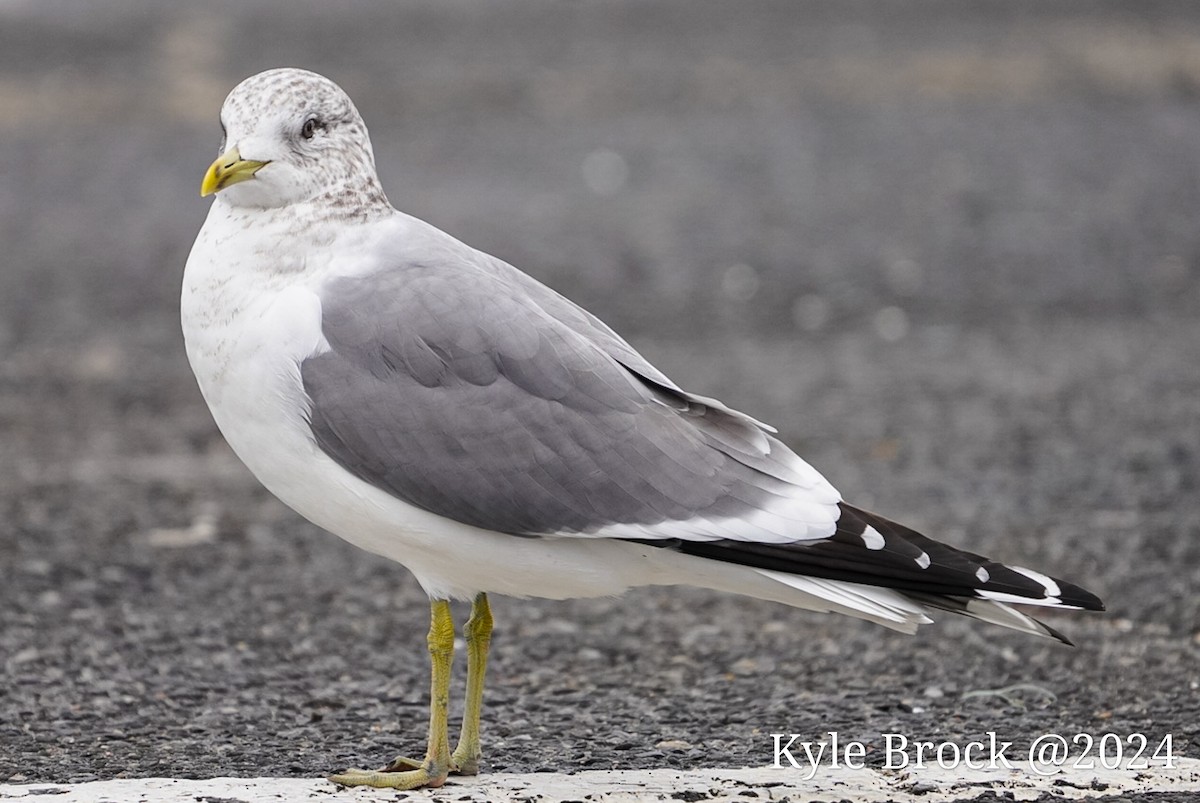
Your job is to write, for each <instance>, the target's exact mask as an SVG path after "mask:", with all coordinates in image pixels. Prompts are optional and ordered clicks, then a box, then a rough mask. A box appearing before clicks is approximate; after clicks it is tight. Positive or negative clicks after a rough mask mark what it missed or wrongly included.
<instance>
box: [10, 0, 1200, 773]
mask: <svg viewBox="0 0 1200 803" xmlns="http://www.w3.org/2000/svg"><path fill="white" fill-rule="evenodd" d="M285 64H290V65H296V66H306V67H309V68H312V69H316V70H318V71H320V72H324V73H326V74H328V75H330V76H331V77H333V78H334V79H335V80H338V81H339V82H340V83H341V84H342V85H343V86H344V87H345V88H346V89H347V90H348V91H349V92H350V93H351V95H352V96H353V97H354V98H355V99H356V102H357V103H358V106H359V108H360V110H361V111H362V113H363V115H364V117H365V118H366V120H367V123H368V125H369V126H370V127H371V131H372V135H373V139H374V142H375V148H376V151H377V155H378V161H379V165H380V171H381V174H382V176H383V180H384V185H385V187H386V188H387V189H388V192H389V195H390V197H391V198H392V201H393V202H394V203H396V204H397V205H398V206H399V207H401V208H403V209H405V210H406V211H408V212H411V213H413V214H417V215H419V216H421V217H424V218H426V219H428V220H430V221H432V222H433V223H435V224H437V225H439V226H440V227H442V228H444V229H446V230H448V231H450V232H451V233H453V234H455V235H457V236H460V237H462V238H463V239H465V240H467V241H468V242H470V243H472V244H473V245H475V246H477V247H480V248H483V249H485V250H488V251H491V252H492V253H495V254H498V255H500V256H502V257H504V258H505V259H508V260H509V261H511V262H513V263H514V264H516V265H518V266H519V267H521V268H523V269H525V270H527V271H528V272H530V273H532V274H534V275H535V276H537V277H538V278H541V279H542V280H544V281H547V282H548V283H550V284H551V285H552V286H555V287H556V288H558V289H560V290H562V291H563V292H565V293H566V294H567V295H569V296H570V297H572V298H574V299H575V300H577V301H579V302H581V303H583V304H585V305H586V306H588V307H589V308H591V309H592V310H593V311H595V312H596V313H598V314H599V315H600V316H601V317H603V318H604V319H606V320H607V321H609V322H610V323H611V324H613V325H614V326H616V327H617V328H618V330H619V331H621V332H622V333H623V334H625V335H626V336H627V337H628V338H629V339H630V340H632V341H633V342H634V343H635V345H637V346H639V347H640V348H641V349H642V350H643V351H644V352H645V353H646V354H647V356H648V357H650V358H651V359H652V360H654V361H655V362H656V363H657V364H659V366H660V367H662V368H663V369H664V370H666V371H667V373H668V374H670V375H671V376H672V377H673V378H675V379H676V380H677V381H678V382H680V383H681V384H683V385H684V386H685V387H688V388H689V389H692V390H695V391H697V392H701V393H704V394H707V395H713V396H717V397H719V398H721V399H723V400H724V401H726V402H727V403H730V404H732V405H734V406H737V407H739V408H741V409H744V410H746V411H747V412H749V413H751V414H753V415H755V416H756V417H758V418H760V419H763V420H766V421H769V422H771V423H773V424H774V425H776V426H777V427H779V429H780V431H781V433H782V434H783V436H784V437H785V439H786V440H787V441H788V442H790V443H791V444H793V445H794V446H795V447H797V449H798V450H799V451H800V452H801V454H803V455H804V456H805V457H806V458H807V459H808V460H809V461H810V462H811V463H813V464H814V465H816V466H817V467H818V468H820V469H821V470H822V471H823V472H824V473H825V474H826V475H827V476H828V477H829V478H830V479H831V480H832V481H833V482H834V484H835V485H837V486H838V487H839V488H840V489H841V491H842V492H843V494H844V495H845V497H846V498H847V499H848V500H850V501H852V502H854V503H855V504H858V505H860V506H864V507H868V508H871V509H875V510H877V511H879V512H880V513H883V514H885V515H888V516H890V517H892V518H896V519H899V520H901V521H905V522H907V523H909V524H911V525H913V526H916V527H918V528H920V529H922V530H923V531H925V532H926V533H927V534H929V535H931V536H934V537H937V538H940V539H942V540H945V541H948V542H951V543H954V544H959V545H962V546H966V547H969V548H971V549H972V550H973V551H979V552H984V553H986V554H990V555H991V556H993V557H996V558H998V559H1002V560H1008V561H1012V562H1018V563H1023V564H1027V565H1030V566H1034V567H1037V568H1039V569H1043V570H1046V571H1049V572H1052V573H1054V574H1057V575H1059V576H1062V577H1065V578H1069V579H1071V580H1073V581H1076V582H1078V583H1080V584H1082V585H1084V586H1086V587H1088V588H1089V589H1091V590H1093V591H1095V592H1096V593H1098V594H1099V595H1100V596H1101V597H1102V598H1104V599H1105V600H1106V602H1107V603H1108V605H1109V612H1108V613H1106V614H1102V615H1075V616H1071V615H1056V616H1053V617H1047V618H1048V619H1049V620H1050V621H1051V622H1052V624H1053V625H1054V626H1055V627H1057V628H1059V629H1061V630H1063V631H1064V632H1066V634H1067V635H1068V636H1070V637H1071V638H1072V639H1073V640H1074V641H1075V642H1076V643H1077V644H1078V647H1077V648H1076V649H1069V648H1065V647H1060V646H1058V645H1055V644H1051V643H1046V642H1042V641H1038V640H1033V639H1028V638H1023V637H1021V636H1019V635H1016V634H1009V633H1006V632H1003V631H1000V630H998V629H996V628H990V627H986V626H983V625H973V624H971V623H966V622H957V621H946V622H939V623H938V624H937V625H935V626H932V627H928V628H924V629H923V630H922V632H921V633H920V634H919V635H918V636H916V637H913V638H910V637H906V636H901V635H898V634H893V633H890V632H887V631H884V630H881V629H879V628H877V627H873V626H871V625H868V624H865V623H860V622H856V621H852V620H848V619H844V618H835V617H820V616H816V615H813V614H807V613H803V612H797V611H792V610H789V609H785V608H782V607H779V606H773V605H770V604H766V603H758V602H754V601H747V600H743V599H737V598H733V597H725V596H718V595H715V594H710V593H705V592H699V591H694V590H689V589H665V590H662V589H660V590H654V591H636V592H633V593H630V594H628V595H626V596H624V597H622V598H619V599H611V600H610V599H606V600H592V601H577V602H565V603H563V602H560V603H548V602H540V601H521V600H509V599H498V600H495V601H494V606H495V609H496V614H497V629H496V635H495V641H494V653H493V663H492V674H491V677H490V683H489V688H488V696H487V706H488V707H487V710H486V712H485V716H486V721H485V739H486V742H485V745H486V751H487V752H486V755H485V769H486V770H488V771H492V772H500V771H538V770H560V771H572V770H584V769H606V768H618V767H619V768H647V767H676V768H697V767H721V766H730V767H733V766H743V765H750V766H758V765H762V764H764V763H768V762H770V760H771V758H772V754H771V742H770V737H769V734H771V733H774V732H787V733H805V734H811V735H812V736H814V737H816V736H820V735H822V734H824V733H826V732H828V731H838V732H839V733H840V734H841V735H842V736H843V737H844V738H853V739H859V740H864V741H867V742H870V743H872V744H876V745H878V744H879V743H880V741H881V734H884V733H889V732H895V733H902V734H906V735H908V736H909V737H910V738H913V739H931V740H937V741H944V740H954V741H959V742H966V741H968V740H970V739H973V738H977V737H979V736H981V735H983V734H986V733H987V732H988V731H996V732H998V734H999V735H1000V737H1001V738H1004V739H1008V740H1012V741H1014V742H1016V743H1017V744H1018V745H1028V744H1029V742H1030V741H1031V740H1032V739H1033V738H1035V737H1036V736H1038V735H1040V734H1042V733H1047V732H1056V733H1061V734H1064V735H1067V736H1068V737H1069V736H1071V735H1073V734H1075V733H1089V734H1092V735H1095V736H1097V737H1098V736H1100V735H1101V734H1104V733H1108V732H1112V733H1116V734H1118V735H1120V736H1122V737H1124V736H1125V735H1127V734H1131V733H1144V734H1146V735H1147V737H1148V738H1150V739H1151V741H1152V742H1153V743H1154V744H1157V742H1158V740H1159V739H1161V738H1162V737H1163V736H1165V735H1167V734H1171V735H1172V736H1173V738H1174V750H1175V752H1176V753H1179V754H1182V755H1187V756H1192V757H1195V756H1197V755H1200V660H1198V659H1200V595H1198V594H1197V591H1196V589H1197V588H1198V587H1200V523H1198V522H1200V494H1198V493H1197V490H1198V488H1197V474H1198V467H1200V358H1198V356H1197V355H1198V354H1200V318H1198V316H1197V315H1196V312H1195V310H1196V308H1197V305H1198V304H1200V227H1198V226H1197V221H1200V180H1198V179H1200V104H1198V103H1197V98H1200V6H1196V5H1195V4H1192V3H1183V2H1180V3H1158V2H1144V1H1142V0H1139V1H1138V2H1128V3H1116V2H1110V3H1083V2H1063V3H1055V4H1043V3H1040V2H1035V0H1025V1H1024V2H994V3H993V2H987V3H984V2H980V3H970V4H965V3H959V2H948V1H947V2H928V3H921V4H869V3H844V2H833V0H830V1H829V2H824V3H812V2H799V3H794V2H782V1H781V2H775V3H763V2H750V3H738V4H731V3H715V2H704V3H695V2H683V0H677V1H676V0H673V1H671V2H658V3H638V2H614V3H604V4H599V3H586V2H575V3H562V4H544V3H538V2H532V0H528V1H526V0H522V1H521V2H503V3H495V4H489V5H487V6H484V5H482V4H475V3H470V2H466V0H452V1H450V2H447V1H446V0H437V2H434V1H433V0H426V2H421V3H413V4H406V5H405V6H403V7H402V8H395V7H393V5H392V4H390V3H385V2H382V0H375V1H374V2H364V3H361V4H356V5H355V6H353V7H351V8H350V9H346V8H344V7H340V6H339V7H337V8H334V7H329V8H326V7H325V6H324V5H322V4H319V3H315V2H312V3H286V4H285V3H283V2H261V3H237V4H234V3H212V4H206V5H204V6H203V7H191V6H189V7H187V9H185V8H183V7H180V8H178V9H176V8H172V7H168V6H166V5H165V4H164V5H160V4H155V3H151V2H149V0H145V2H114V3H109V4H104V5H103V6H100V5H98V4H89V3H85V2H82V1H81V2H73V3H68V2H40V1H39V2H32V1H28V2H21V0H5V1H4V2H0V108H2V109H3V111H4V113H3V114H2V115H0V242H2V243H3V248H2V249H0V349H2V353H3V359H2V361H0V450H2V452H0V453H2V454H3V460H0V673H2V674H0V781H3V780H5V779H9V780H13V781H19V782H23V781H70V780H86V779H109V778H114V777H137V776H160V775H167V776H179V777H211V776H216V775H245V776H259V775H285V776H309V775H314V774H324V773H326V772H328V771H330V770H336V769H340V768H342V767H344V766H347V765H362V764H364V763H367V764H373V763H378V762H380V761H383V760H385V759H387V758H390V757H391V756H392V755H393V754H395V753H397V752H410V753H413V752H419V751H420V748H421V744H422V733H423V728H424V722H425V719H424V717H425V708H426V704H427V701H426V693H427V665H426V655H425V651H424V632H425V628H426V617H427V607H426V605H425V602H424V598H423V595H422V593H421V592H420V590H419V588H418V587H417V586H416V584H415V583H414V582H413V580H412V578H411V577H409V576H408V575H407V574H406V573H405V572H404V570H403V569H402V568H400V567H398V566H395V565H392V564H389V563H387V562H385V561H383V560H380V559H377V558H374V557H372V556H370V555H367V554H365V553H362V552H359V551H356V550H355V549H354V548H352V547H350V546H348V545H346V544H344V543H342V542H341V541H339V540H338V539H336V538H334V537H332V536H329V535H327V534H325V533H322V532H320V531H318V530H317V529H316V528H314V527H312V526H310V525H308V524H307V523H305V522H303V521H301V520H299V519H298V518H297V517H296V516H295V515H294V514H292V513H291V512H289V511H288V510H286V509H285V508H284V507H283V506H282V505H280V504H279V503H277V502H276V501H274V500H273V499H272V498H270V497H269V496H268V495H267V494H266V493H265V492H264V491H263V490H262V489H260V488H259V487H257V485H256V484H255V482H254V481H253V479H252V478H251V477H250V476H249V474H248V473H247V472H246V471H245V470H244V469H243V468H241V466H240V465H239V464H238V463H237V461H236V459H235V458H234V457H233V456H232V454H231V453H230V452H229V450H228V448H227V447H226V446H225V445H224V443H223V441H222V440H221V438H220V435H219V433H218V432H217V431H216V429H215V427H214V425H213V424H212V422H211V420H210V419H209V417H208V413H207V411H206V409H205V408H204V405H203V402H202V400H201V399H200V396H199V393H198V391H197V390H196V388H195V385H194V382H193V380H192V378H191V376H190V373H189V370H188V367H187V365H186V360H185V358H184V354H183V349H182V342H181V337H180V335H179V333H178V323H177V314H178V308H177V296H178V286H179V281H180V275H181V272H182V268H183V263H184V260H185V258H186V254H187V251H188V248H189V247H190V245H191V242H192V239H193V238H194V235H195V232H196V230H197V229H198V228H199V226H200V223H201V221H202V219H203V215H204V213H205V210H206V207H207V203H206V202H202V201H201V200H200V199H199V198H198V196H197V192H196V189H197V187H198V184H199V179H200V176H201V174H202V173H203V171H204V169H205V167H206V166H207V165H208V162H209V161H210V160H211V158H212V156H213V155H214V154H215V151H216V148H217V145H218V143H219V131H218V124H217V120H216V113H217V109H218V108H219V105H220V102H221V100H222V98H223V97H224V94H225V93H226V92H227V91H228V89H229V88H231V87H232V86H233V84H235V83H236V82H237V81H238V80H240V79H241V78H242V77H244V76H246V75H248V74H250V73H253V72H256V71H258V70H260V69H264V68H267V67H272V66H279V65H285ZM456 670H457V671H459V672H461V666H460V667H456ZM458 680H459V682H460V683H461V676H459V677H458ZM1015 684H1031V685H1032V686H1036V687H1039V688H1040V689H1041V691H1038V690H1035V689H1031V688H1026V689H1024V690H1019V691H1017V692H1015V693H1014V694H1011V695H1009V696H1008V697H1007V698H1004V697H997V696H965V695H967V693H968V692H971V691H977V690H984V689H998V688H1003V687H1009V686H1013V685H1015ZM875 760H878V755H876V756H875Z"/></svg>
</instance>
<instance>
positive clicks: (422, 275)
mask: <svg viewBox="0 0 1200 803" xmlns="http://www.w3.org/2000/svg"><path fill="white" fill-rule="evenodd" d="M221 125H222V130H223V131H224V132H225V139H224V142H223V143H222V146H221V151H222V153H221V155H220V156H219V157H218V158H217V160H216V161H215V162H213V164H212V166H211V167H210V168H209V169H208V172H207V173H206V174H205V176H204V180H203V183H202V185H201V194H202V195H205V196H207V195H211V194H217V197H216V199H215V201H214V202H213V204H212V208H211V209H210V210H209V214H208V219H207V220H206V221H205V223H204V227H203V228H202V229H201V230H200V234H199V236H198V237H197V238H196V243H195V245H194V246H193V248H192V252H191V255H190V256H189V258H188V262H187V269H186V271H185V274H184V281H183V298H182V317H183V331H184V337H185V339H186V342H187V353H188V359H189V360H190V361H191V365H192V369H193V370H194V371H195V374H196V379H197V381H198V382H199V385H200V390H201V391H202V393H203V394H204V398H205V400H206V401H207V402H208V405H209V408H210V409H211V410H212V414H213V417H214V418H215V419H216V422H217V425H218V426H219V427H220V429H221V432H222V433H223V434H224V435H225V437H226V439H228V441H229V444H230V445H231V446H232V447H233V450H234V451H235V452H237V454H238V456H239V457H240V458H241V459H242V460H243V461H244V462H245V463H246V465H247V466H249V468H250V470H251V471H252V472H253V473H254V474H255V476H256V477H258V479H259V480H260V481H261V482H262V483H263V485H265V486H266V487H267V488H268V489H269V490H270V491H271V492H272V493H274V494H275V495H276V496H278V497H279V498H280V499H282V500H283V501H284V502H285V503H287V504H288V505H289V506H291V507H292V508H294V509H295V510H296V511H298V512H299V513H300V514H301V515H303V516H304V517H306V518H308V519H309V520H311V521H313V522H314V523H316V524H317V525H319V526H321V527H324V528H325V529H327V530H329V531H331V532H333V533H335V534H337V535H339V536H341V537H342V538H345V539H346V540H347V541H349V542H351V543H352V544H355V545H357V546H360V547H362V548H363V549H366V550H368V551H371V552H374V553H376V554H379V555H383V556H385V557H388V558H391V559H392V560H395V561H398V562H400V563H402V564H404V565H405V566H407V567H408V569H409V570H410V571H411V572H412V573H413V574H414V575H415V576H416V578H417V580H418V581H419V582H420V584H421V586H422V587H423V588H424V589H425V591H426V592H427V593H428V595H429V598H430V608H431V620H432V621H431V625H430V630H429V639H428V641H429V652H430V656H431V663H432V683H431V694H430V719H429V739H428V745H427V751H426V754H425V757H424V758H423V759H421V760H411V759H405V758H397V759H395V760H394V761H392V762H391V763H390V764H388V765H387V766H386V767H384V768H382V769H381V770H377V771H373V770H357V769H354V770H346V771H345V772H343V773H341V774H338V775H335V776H333V778H332V780H334V781H336V782H337V783H340V784H346V785H368V786H380V787H394V788H401V789H411V788H417V787H422V786H439V785H441V784H442V783H443V782H444V781H445V779H446V776H447V774H449V773H451V772H458V773H463V774H474V773H476V772H478V769H479V758H480V738H479V716H480V708H481V705H482V697H483V683H484V672H485V669H486V665H487V655H488V645H489V641H490V637H491V631H492V615H491V609H490V607H489V604H488V597H487V595H488V594H489V593H492V592H495V593H498V594H510V595H513V596H521V597H528V596H535V597H546V598H550V599H564V598H568V597H594V596H601V595H609V594H617V593H620V592H622V591H624V590H625V589H627V588H630V587H633V586H646V585H690V586H699V587H702V588H711V589H716V590H719V591H727V592H732V593H737V594H744V595H747V596H751V597H756V598H759V599H766V600H773V601H776V602H781V603H784V604H786V605H791V606H794V607H797V608H804V609H807V610H814V611H832V612H837V613H844V614H848V615H850V616H855V617H858V618H860V619H867V620H869V621H872V622H877V623H879V624H881V625H884V626H886V627H890V628H892V629H895V630H901V631H904V632H907V633H912V632H914V631H915V630H916V628H917V626H918V625H920V624H925V623H927V622H929V621H931V620H930V619H929V617H928V615H927V614H929V613H931V612H935V611H950V612H953V613H959V614H964V615H966V616H971V617H974V618H976V619H982V620H984V621H988V622H992V623H994V624H998V625H1002V626H1004V627H1009V628H1012V629H1015V630H1020V631H1023V632H1026V633H1032V634H1035V635H1041V636H1049V637H1052V638H1057V639H1059V640H1060V641H1064V642H1066V638H1065V637H1063V636H1062V635H1060V634H1059V633H1057V632H1055V631H1054V630H1052V629H1051V628H1049V627H1047V626H1046V625H1044V624H1042V623H1040V622H1038V621H1037V620H1035V619H1033V618H1031V617H1030V616H1028V615H1026V614H1024V613H1021V612H1020V611H1018V610H1016V609H1014V608H1012V607H1011V606H1010V605H1009V603H1014V602H1015V603H1027V604H1030V605H1043V606H1050V607H1059V608H1076V609H1078V608H1085V609H1089V610H1102V609H1103V605H1102V604H1101V602H1100V600H1099V599H1097V598H1096V597H1095V596H1094V595H1092V594H1091V593H1089V592H1087V591H1085V590H1083V589H1082V588H1079V587H1078V586H1075V585H1072V584H1070V583H1067V582H1064V581H1062V580H1057V579H1055V578H1052V577H1049V576H1047V575H1045V574H1042V573H1041V572H1037V571H1033V570H1032V569H1026V568H1022V567H1019V566H1006V565H1004V564H1001V563H997V562H995V561H992V560H990V559H988V558H984V557H981V556H979V555H974V554H971V553H969V552H963V551H961V550H958V549H955V548H953V547H949V546H945V545H943V544H940V543H938V542H936V541H933V540H931V539H929V538H926V537H925V536H923V535H921V534H920V533H917V532H914V531H913V530H910V529H908V528H907V527H903V526H901V525H899V524H895V523H893V522H891V521H889V520H887V519H885V518H882V517H881V516H877V515H875V514H873V513H868V512H866V511H864V510H861V509H859V508H856V507H853V506H851V505H849V504H846V503H845V502H843V501H842V499H841V496H840V495H839V494H838V492H837V491H836V490H835V489H834V488H833V486H832V485H830V484H829V482H827V481H826V480H825V478H824V477H822V476H821V475H820V474H818V473H817V472H816V470H815V469H813V468H812V467H811V466H809V465H808V464H807V463H806V462H804V461H803V460H801V459H800V458H799V457H798V456H796V454H795V453H794V452H792V451H791V450H790V449H789V448H788V447H787V446H785V445H784V444H783V443H782V442H780V441H779V440H777V439H776V438H775V436H774V434H775V430H774V429H772V428H771V427H769V426H767V425H766V424H763V423H761V422H759V421H756V420H754V419H753V418H751V417H750V416H748V415H745V414H744V413H740V412H738V411H736V410H733V409H730V408H729V407H726V406H725V405H723V404H721V403H720V402H718V401H716V400H714V399H709V398H706V397H704V396H698V395H696V394H694V393H689V392H687V391H685V390H683V389H682V388H680V387H679V386H678V385H676V384H675V383H674V382H672V381H671V380H670V379H668V378H667V377H666V376H665V375H664V374H663V373H662V372H660V371H659V370H658V369H656V368H655V367H654V366H653V365H651V364H650V363H649V362H647V361H646V360H645V358H643V357H642V356H641V355H640V354H638V352H637V351H635V350H634V349H633V347H632V346H630V345H629V344H628V343H626V342H625V341H624V340H622V339H621V337H620V336H618V335H617V334H616V333H615V332H613V331H612V330H611V329H609V328H608V327H607V326H605V325H604V323H602V322H601V321H600V320H599V319H597V318H596V317H594V316H593V315H591V314H590V313H588V312H587V311H586V310H583V309H581V308H580V307H578V306H576V305H575V304H573V303H571V302H570V301H568V300H567V299H565V298H563V297H562V296H560V295H559V294H557V293H555V292H554V291H553V290H550V289H549V288H547V287H545V286H544V285H542V284H540V283H538V282H537V281H535V280H533V279H531V278H530V277H528V276H526V275H525V274H523V273H521V272H520V271H518V270H517V269H516V268H513V267H512V266H510V265H508V264H506V263H504V262H502V261H501V260H499V259H496V258H495V257H492V256H489V255H487V254H484V253H481V252H479V251H476V250H475V249H473V248H471V247H469V246H467V245H464V244H463V243H461V242H459V241H458V240H455V239H454V238H453V237H450V236H449V235H447V234H445V233H443V232H441V231H439V230H438V229H436V228H434V227H432V226H430V225H429V224H427V223H424V222H422V221H420V220H417V219H415V218H412V217H409V216H408V215H405V214H402V213H401V212H398V211H396V210H395V209H394V208H393V207H392V206H391V204H390V203H389V202H388V200H387V198H386V196H385V195H384V193H383V189H382V187H381V186H380V183H379V179H378V177H377V176H376V173H375V161H374V156H373V154H372V150H371V144H370V141H369V139H368V136H367V129H366V126H365V125H364V124H363V121H362V118H361V117H360V116H359V114H358V111H357V110H356V109H355V107H354V104H353V103H352V102H351V101H350V98H349V97H347V95H346V94H345V93H344V92H343V91H342V90H341V89H340V88H339V87H338V86H337V85H335V84H334V83H333V82H331V81H329V80H328V79H326V78H323V77H322V76H319V75H316V74H314V73H311V72H306V71H303V70H296V69H278V70H270V71H268V72H264V73H260V74H259V75H255V76H252V77H250V78H247V79H246V80H245V81H243V82H242V83H241V84H239V85H238V86H237V87H236V88H235V89H234V90H233V91H232V92H231V93H230V95H229V97H228V98H227V99H226V100H225V104H224V106H223V107H222V109H221ZM453 599H461V600H471V601H472V609H471V616H470V619H469V620H468V621H467V623H466V626H465V629H464V635H465V639H466V645H467V697H466V705H465V709H464V714H463V721H462V730H461V735H460V738H459V741H458V745H457V747H455V748H454V750H453V751H452V750H451V749H450V743H449V734H448V724H447V715H446V709H447V698H448V696H449V675H450V661H451V656H452V653H453V649H454V623H453V621H452V619H451V615H450V600H453Z"/></svg>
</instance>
